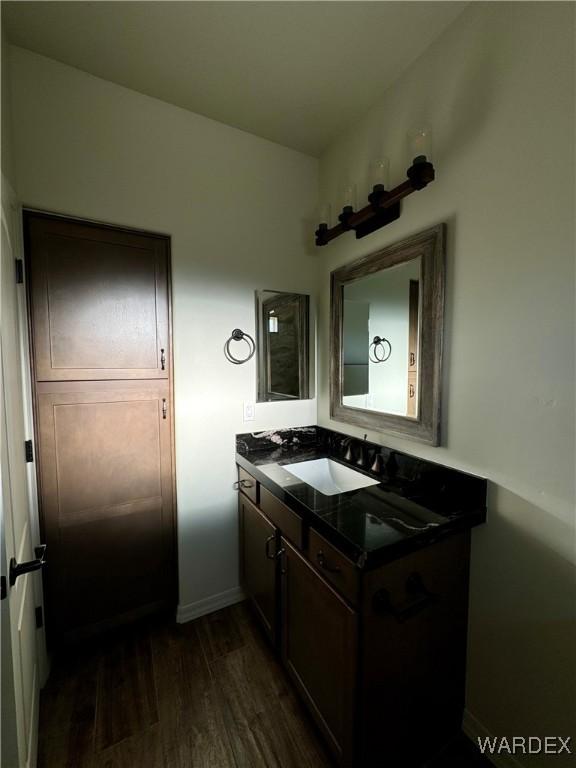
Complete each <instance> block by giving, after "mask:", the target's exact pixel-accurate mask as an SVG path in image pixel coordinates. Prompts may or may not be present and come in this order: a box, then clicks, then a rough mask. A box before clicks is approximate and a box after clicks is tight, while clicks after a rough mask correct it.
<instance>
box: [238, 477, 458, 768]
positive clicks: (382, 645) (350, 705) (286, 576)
mask: <svg viewBox="0 0 576 768" xmlns="http://www.w3.org/2000/svg"><path fill="white" fill-rule="evenodd" d="M240 477H241V478H243V479H244V480H248V481H249V482H250V486H249V488H248V490H249V491H250V492H251V493H252V494H253V495H254V497H255V498H258V499H259V507H260V508H258V507H257V506H255V505H254V504H253V503H252V502H251V501H250V500H249V499H248V498H247V497H246V496H245V495H244V493H240V521H241V563H242V581H243V585H244V589H245V591H246V593H247V594H248V596H249V597H250V598H251V600H252V602H253V604H254V606H255V608H256V613H257V615H258V616H259V617H260V619H261V621H262V625H263V627H264V629H265V631H266V633H267V634H268V636H269V637H271V638H272V639H273V641H276V642H278V640H280V650H281V658H282V662H283V664H284V667H285V668H286V670H287V672H288V674H289V676H290V677H291V679H292V681H293V683H294V685H295V687H296V688H297V690H298V691H299V693H300V695H301V696H302V699H303V700H304V702H305V704H306V706H307V707H308V709H309V711H310V713H311V715H312V717H313V718H314V720H315V721H316V723H317V725H318V727H319V729H320V730H321V732H322V733H323V735H324V737H325V739H326V743H327V744H328V746H329V747H330V749H331V751H332V753H333V755H334V757H335V758H336V760H337V762H338V764H339V765H340V766H342V768H382V766H387V767H388V766H389V767H390V768H396V766H402V768H415V767H416V766H420V765H421V764H422V763H423V762H425V760H426V759H427V758H428V757H430V756H431V755H433V754H435V753H436V752H438V751H439V750H440V749H441V748H442V746H443V745H444V744H446V743H447V742H448V741H449V740H450V738H452V737H454V736H456V735H457V734H458V733H459V732H460V728H461V722H462V714H463V708H464V672H465V660H466V627H467V605H468V571H469V556H470V549H469V548H470V531H468V530H466V531H462V532H459V533H454V534H452V535H451V536H449V537H447V538H444V539H441V540H439V541H436V542H434V543H430V544H428V545H427V546H422V547H421V548H420V549H417V550H416V551H413V552H411V553H409V554H406V555H405V556H403V557H400V558H397V559H395V560H393V561H391V562H389V563H385V564H383V565H381V566H379V567H374V568H372V569H369V570H363V569H362V568H361V567H359V566H358V565H357V564H356V563H355V562H353V561H352V560H350V559H349V558H348V557H346V555H345V554H344V553H343V552H341V551H340V550H339V549H338V547H336V546H335V545H334V544H333V543H332V542H330V541H328V540H327V539H326V538H325V536H324V535H321V534H320V533H319V532H318V531H317V530H316V529H315V527H314V523H313V522H311V521H310V520H307V519H303V518H302V517H301V516H300V515H299V514H298V513H297V512H296V511H294V510H292V509H289V508H288V507H287V506H286V504H285V503H284V502H283V501H281V500H280V499H279V498H276V497H275V496H274V495H273V494H272V493H271V492H270V491H269V490H268V489H266V488H264V487H263V486H261V485H260V483H258V482H257V481H256V480H255V478H254V477H252V476H251V475H250V474H249V473H248V472H246V470H242V474H241V475H240ZM284 528H286V530H284ZM286 531H288V534H286Z"/></svg>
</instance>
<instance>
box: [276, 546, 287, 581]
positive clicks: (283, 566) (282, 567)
mask: <svg viewBox="0 0 576 768" xmlns="http://www.w3.org/2000/svg"><path fill="white" fill-rule="evenodd" d="M276 557H279V558H280V573H281V574H282V576H285V575H286V574H287V573H288V563H287V558H286V550H285V549H284V547H280V549H279V550H278V552H277V553H276Z"/></svg>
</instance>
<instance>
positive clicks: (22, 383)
mask: <svg viewBox="0 0 576 768" xmlns="http://www.w3.org/2000/svg"><path fill="white" fill-rule="evenodd" d="M1 202H2V226H3V227H5V228H6V236H7V238H8V250H9V253H8V254H7V256H8V258H9V259H14V260H15V261H16V266H17V265H18V262H20V263H21V264H22V265H23V264H24V245H23V242H24V241H23V226H22V223H23V218H22V206H21V204H20V202H19V201H18V199H17V197H16V194H15V192H14V189H13V188H12V186H11V184H10V183H9V182H8V180H7V179H6V177H5V176H4V175H3V174H2V201H1ZM8 279H9V280H10V282H11V284H12V285H13V288H12V286H10V289H11V290H13V291H14V293H13V297H12V300H13V301H14V307H15V313H16V317H15V319H16V326H17V327H16V339H15V342H16V347H17V349H18V351H17V355H18V357H19V361H18V364H19V365H18V367H19V370H18V379H19V382H18V388H19V390H20V395H21V398H22V412H21V413H19V414H18V420H20V419H21V420H22V431H23V433H24V435H25V438H26V439H30V438H32V439H33V438H34V418H33V413H34V403H33V396H32V389H31V382H30V348H29V341H28V321H27V317H28V309H27V295H26V290H25V285H24V283H19V282H18V281H17V271H16V269H12V270H11V272H10V274H9V275H8ZM14 364H16V361H14ZM0 376H2V372H1V371H0ZM0 397H2V408H1V410H2V413H3V414H4V409H5V401H4V392H3V386H1V387H0ZM3 418H4V416H3ZM4 429H7V426H6V424H3V425H2V430H4ZM6 437H7V435H6ZM22 450H24V446H22ZM33 463H35V461H33V462H26V464H25V483H26V485H25V500H26V502H25V509H24V514H25V516H26V518H27V524H28V526H29V531H30V533H29V536H30V544H31V549H32V551H33V550H34V547H36V546H38V545H39V544H40V543H41V539H40V524H39V516H38V502H37V500H38V493H37V486H36V468H35V467H34V466H32V464H33ZM2 471H6V472H7V473H8V483H10V475H9V472H10V470H9V464H8V463H7V465H6V466H5V467H3V468H2ZM9 501H10V500H9ZM7 512H10V514H12V513H13V510H12V509H10V510H7V509H4V508H3V503H2V501H0V516H1V517H2V521H1V523H0V548H1V550H2V552H1V558H0V559H1V564H2V576H3V577H5V578H6V580H8V563H7V561H6V554H7V553H6V541H5V521H4V515H5V514H6V513H7ZM26 578H27V579H28V580H29V583H30V585H31V589H32V599H33V602H34V606H35V608H36V611H38V609H39V610H40V611H41V615H43V614H44V595H43V585H42V577H41V574H40V573H30V574H28V575H27V576H26ZM6 586H8V585H6ZM9 594H10V592H9V590H8V594H7V596H6V599H5V600H3V601H2V611H1V613H2V619H1V621H2V679H3V684H2V691H3V696H2V699H3V703H4V704H5V705H6V704H8V707H9V710H10V711H9V712H8V713H4V712H3V717H2V722H3V729H2V730H3V732H2V743H3V754H4V756H6V754H10V755H11V756H12V757H13V758H14V759H20V754H21V750H22V738H23V734H22V733H21V732H20V730H19V729H20V726H19V725H18V722H17V720H18V719H17V717H16V709H17V691H16V680H15V677H14V675H16V674H18V673H19V671H18V670H17V669H16V668H15V664H16V663H17V660H16V659H15V658H14V655H13V648H12V643H13V638H12V626H11V625H12V619H11V616H10V605H9ZM38 617H39V614H38V613H37V614H36V622H37V623H38ZM34 646H35V651H36V653H35V664H36V669H37V678H36V680H37V683H36V684H37V687H38V690H37V692H36V693H35V695H39V690H40V689H41V688H43V687H44V685H45V683H46V680H47V679H48V674H49V658H48V654H47V650H46V635H45V629H44V625H43V622H42V623H41V626H36V627H35V633H34ZM10 681H12V684H10ZM36 707H37V704H36ZM5 714H6V717H5V716H4V715H5ZM37 714H38V713H37V712H36V713H35V714H34V715H33V717H34V718H35V719H34V720H33V721H31V723H30V725H31V731H30V733H28V734H25V735H24V737H25V738H26V739H31V738H34V736H35V733H37V732H36V729H37V727H38V720H37ZM12 715H14V716H12ZM27 746H28V760H29V765H30V766H32V765H35V762H36V751H37V743H31V742H29V741H28V742H27ZM5 749H7V750H8V752H7V753H5Z"/></svg>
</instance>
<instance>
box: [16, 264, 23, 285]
mask: <svg viewBox="0 0 576 768" xmlns="http://www.w3.org/2000/svg"><path fill="white" fill-rule="evenodd" d="M15 261H16V282H17V283H23V282H24V262H23V261H22V259H16V260H15Z"/></svg>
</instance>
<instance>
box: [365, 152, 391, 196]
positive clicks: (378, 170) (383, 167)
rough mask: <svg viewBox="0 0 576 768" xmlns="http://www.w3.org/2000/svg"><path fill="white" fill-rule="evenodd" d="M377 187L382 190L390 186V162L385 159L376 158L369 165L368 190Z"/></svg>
mask: <svg viewBox="0 0 576 768" xmlns="http://www.w3.org/2000/svg"><path fill="white" fill-rule="evenodd" d="M377 186H382V187H383V188H384V189H388V188H389V186H390V161H389V160H388V158H387V157H378V158H376V159H374V160H372V162H371V163H370V190H372V189H373V188H374V187H377Z"/></svg>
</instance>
